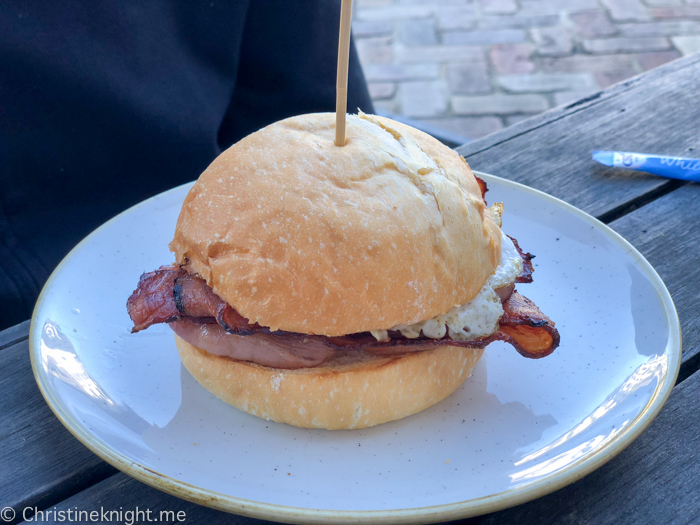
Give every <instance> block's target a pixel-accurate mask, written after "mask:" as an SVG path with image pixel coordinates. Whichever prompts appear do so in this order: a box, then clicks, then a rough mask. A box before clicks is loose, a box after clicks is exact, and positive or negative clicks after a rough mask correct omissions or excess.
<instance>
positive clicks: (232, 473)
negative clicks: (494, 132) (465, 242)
mask: <svg viewBox="0 0 700 525" xmlns="http://www.w3.org/2000/svg"><path fill="white" fill-rule="evenodd" d="M483 178H485V179H486V180H487V181H488V184H489V187H490V192H489V193H488V195H487V198H488V200H489V202H494V201H504V202H505V217H504V225H503V227H504V230H505V231H506V232H507V233H509V234H511V235H513V236H514V237H516V238H517V239H518V240H519V241H520V243H521V245H522V246H523V248H524V249H525V250H526V251H530V252H532V253H535V254H537V258H536V259H535V263H536V264H535V266H536V272H535V282H534V283H533V284H529V285H521V286H519V289H520V291H521V292H522V293H523V294H524V295H526V296H527V297H530V298H531V299H533V300H534V301H535V302H536V303H537V305H539V306H540V308H541V309H542V311H543V312H545V313H546V314H548V315H549V316H550V317H552V319H554V320H555V322H556V323H557V327H558V328H559V331H560V333H561V341H562V343H561V346H560V347H559V349H558V350H557V351H556V352H555V353H554V354H553V355H551V356H549V357H547V358H546V359H541V360H529V359H525V358H523V357H521V356H520V355H519V354H517V353H516V352H515V350H513V349H512V348H511V347H510V346H508V345H505V344H503V343H495V344H492V345H491V346H489V348H488V350H487V352H486V355H485V357H484V359H482V361H481V362H480V363H479V364H478V365H477V367H476V369H475V371H474V374H473V376H472V377H471V378H470V379H469V380H468V381H467V382H466V383H465V384H464V385H463V386H462V387H461V388H460V389H458V390H457V392H456V393H455V394H454V395H452V396H451V397H449V398H448V399H446V400H445V401H443V402H441V403H439V404H438V405H436V406H434V407H432V408H430V409H428V410H426V411H424V412H422V413H420V414H417V415H415V416H412V417H409V418H407V419H404V420H401V421H396V422H393V423H388V424H385V425H380V426H378V427H374V428H371V429H366V430H350V431H322V430H306V429H300V428H294V427H290V426H287V425H281V424H275V423H272V422H267V421H263V420H261V419H258V418H256V417H253V416H250V415H248V414H244V413H242V412H239V411H238V410H236V409H234V408H232V407H230V406H228V405H226V404H224V403H223V402H221V401H219V400H218V399H216V398H215V397H214V396H212V395H211V394H209V393H208V392H207V391H205V390H204V389H203V388H202V387H200V386H199V385H198V384H197V383H196V382H195V381H194V379H192V377H191V376H190V375H189V373H188V372H187V371H186V370H185V369H184V368H183V367H182V365H181V364H180V360H179V358H178V356H177V353H176V351H175V347H174V344H173V336H172V333H171V331H170V330H169V329H168V328H167V327H166V326H163V325H159V326H154V327H151V328H149V329H148V330H147V331H146V332H142V333H139V334H134V335H132V334H130V332H129V330H130V327H131V322H130V320H129V317H128V316H127V313H126V307H125V303H126V299H127V297H128V296H129V294H130V293H131V291H132V290H133V289H134V288H135V286H136V283H137V281H138V278H139V276H140V275H141V273H142V272H144V271H151V270H153V269H155V268H157V267H159V266H160V265H163V264H169V263H170V262H171V261H172V260H173V257H172V255H171V254H170V252H169V251H168V248H167V244H168V242H169V241H170V239H171V237H172V234H173V230H174V225H175V221H176V218H177V215H178V212H179V209H180V206H181V203H182V200H183V199H184V197H185V194H186V192H187V190H188V189H189V186H183V187H179V188H175V189H173V190H171V191H168V192H166V193H163V194H161V195H159V196H157V197H155V198H153V199H150V200H148V201H146V202H143V203H142V204H140V205H138V206H135V207H134V208H132V209H130V210H128V211H126V212H124V213H123V214H121V215H119V216H118V217H116V218H115V219H113V220H111V221H110V222H108V223H107V224H105V225H104V226H102V227H101V228H99V229H98V230H97V231H95V232H94V233H93V234H91V235H90V236H89V237H88V238H86V239H85V240H84V241H83V242H82V243H81V244H80V245H78V247H77V248H75V250H73V251H72V252H71V253H70V255H69V256H68V257H66V259H65V260H64V261H63V263H62V264H61V265H60V266H59V267H58V269H57V270H56V271H55V272H54V274H53V275H52V276H51V279H50V280H49V282H48V283H47V285H46V287H45V288H44V291H43V292H42V295H41V297H40V299H39V301H38V303H37V306H36V310H35V312H34V317H33V319H32V326H31V334H30V344H31V357H32V366H33V367H34V374H35V376H36V380H37V382H38V384H39V387H40V388H41V391H42V393H43V395H44V397H45V398H46V400H47V402H48V404H49V405H50V406H51V408H52V410H53V411H54V412H55V413H56V415H57V416H58V418H59V419H60V420H61V421H62V422H63V424H64V425H66V427H68V429H69V430H70V431H71V432H72V433H73V434H74V435H75V436H76V437H77V438H78V439H79V440H80V441H82V442H83V443H84V444H85V445H87V446H88V447H89V448H90V449H91V450H92V451H94V452H95V453H96V454H98V455H99V456H101V457H102V458H104V459H105V460H106V461H108V462H109V463H111V464H112V465H114V466H116V467H117V468H119V469H121V470H123V471H124V472H126V473H128V474H130V475H132V476H134V477H135V478H137V479H139V480H141V481H144V482H146V483H148V484H150V485H153V486H155V487H157V488H159V489H162V490H165V491H167V492H171V493H173V494H175V495H177V496H180V497H183V498H186V499H189V500H192V501H196V502H198V503H202V504H204V505H208V506H212V507H216V508H219V509H223V510H227V511H231V512H236V513H239V514H245V515H250V516H256V517H259V518H264V519H272V520H278V521H288V522H315V523H320V522H330V523H338V522H341V521H346V522H350V521H352V522H356V523H358V522H366V523H413V522H428V521H440V520H449V519H456V518H459V517H466V516H470V515H475V514H481V513H485V512H491V511H495V510H498V509H502V508H505V507H509V506H512V505H515V504H518V503H522V502H524V501H528V500H530V499H533V498H536V497H539V496H542V495H544V494H547V493H549V492H551V491H553V490H556V489H557V488H560V487H562V486H564V485H567V484H569V483H571V482H573V481H575V480H577V479H579V478H581V477H582V476H584V475H586V474H587V473H589V472H591V471H592V470H594V469H595V468H597V467H599V466H600V465H602V464H603V463H605V462H606V461H608V460H609V459H610V458H612V457H613V456H615V455H616V454H617V453H619V452H620V451H621V450H622V449H623V448H624V447H626V446H627V445H629V444H630V443H631V442H632V441H633V440H634V439H635V438H636V437H637V436H638V435H639V434H640V433H641V432H642V430H644V428H646V426H648V425H649V423H650V422H651V421H652V419H653V418H654V417H655V416H656V414H657V413H658V411H659V410H660V409H661V406H662V405H663V403H664V402H665V400H666V398H667V397H668V395H669V394H670V391H671V388H672V387H673V384H674V382H675V379H676V375H677V373H678V367H679V364H680V353H681V343H680V327H679V323H678V317H677V315H676V312H675V309H674V306H673V303H672V301H671V298H670V296H669V294H668V291H667V290H666V288H665V287H664V285H663V283H662V282H661V280H660V278H659V277H658V275H657V274H656V273H655V272H654V270H653V269H652V268H651V266H650V265H649V264H648V263H647V262H646V260H645V259H644V258H643V257H642V256H641V255H640V254H639V253H638V252H637V251H636V250H635V249H634V248H633V247H632V246H630V245H629V244H628V243H627V242H626V241H625V240H623V239H622V238H621V237H620V236H618V235H617V234H616V233H614V232H613V231H612V230H610V229H609V228H607V227H606V226H604V225H603V224H602V223H600V222H598V221H596V220H595V219H593V218H591V217H590V216H588V215H586V214H585V213H583V212H581V211H579V210H577V209H575V208H573V207H572V206H570V205H568V204H566V203H564V202H562V201H559V200H557V199H555V198H553V197H550V196H548V195H545V194H543V193H540V192H538V191H536V190H532V189H530V188H527V187H524V186H521V185H519V184H516V183H513V182H509V181H505V180H502V179H498V178H495V177H491V176H487V175H483ZM601 490H603V488H601Z"/></svg>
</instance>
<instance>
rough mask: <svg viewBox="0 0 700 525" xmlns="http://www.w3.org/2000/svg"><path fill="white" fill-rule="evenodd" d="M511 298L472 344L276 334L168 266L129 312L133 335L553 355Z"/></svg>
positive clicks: (544, 330)
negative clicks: (191, 334)
mask: <svg viewBox="0 0 700 525" xmlns="http://www.w3.org/2000/svg"><path fill="white" fill-rule="evenodd" d="M516 247H517V248H518V251H519V252H520V253H521V256H522V257H523V262H524V270H523V274H522V275H521V277H519V278H518V280H516V282H531V281H532V264H531V263H530V259H531V258H532V256H530V254H523V252H522V250H520V247H519V246H518V245H517V243H516ZM506 295H507V296H506V297H502V300H503V309H504V315H503V317H502V318H501V321H500V326H499V329H498V330H497V331H496V332H495V333H493V334H491V335H490V336H488V337H482V338H479V339H475V340H471V341H459V340H453V339H451V338H450V337H449V336H445V337H443V338H442V339H430V338H428V337H425V336H422V335H421V336H420V337H418V338H415V339H408V338H406V337H404V336H403V335H402V334H401V332H398V331H390V332H389V336H390V340H389V341H387V342H379V341H377V340H376V339H375V338H374V336H372V335H371V334H370V333H369V332H362V333H357V334H349V335H345V336H340V337H325V336H320V335H309V334H297V333H293V332H284V331H271V330H270V329H269V328H266V327H262V326H260V325H258V324H257V323H252V324H251V323H250V322H249V321H248V319H246V318H245V317H243V316H241V315H240V314H239V313H238V312H237V311H236V310H235V309H234V308H232V307H231V306H230V305H228V304H227V303H226V302H224V301H223V300H221V299H220V298H219V297H218V296H217V295H216V294H215V293H214V292H213V291H212V289H211V288H210V287H209V286H208V285H207V284H206V282H205V281H204V280H203V279H201V278H199V277H197V276H194V275H191V274H189V273H188V272H187V271H186V270H185V269H184V268H182V267H177V266H163V267H161V268H159V269H158V270H156V271H154V272H150V273H145V274H143V275H142V276H141V278H140V280H139V284H138V287H137V289H136V290H135V291H134V293H133V294H132V295H131V297H129V300H128V301H127V309H128V311H129V315H130V316H131V319H132V321H133V322H134V327H133V329H132V332H138V331H141V330H144V329H146V328H148V327H149V326H151V325H152V324H157V323H173V322H175V321H180V320H186V321H190V322H195V323H202V324H214V323H216V324H218V325H220V326H221V327H222V328H223V329H224V330H225V331H226V332H228V333H229V334H233V335H236V336H249V335H256V334H267V335H274V336H275V337H276V338H286V339H287V340H289V341H290V342H298V341H297V340H300V339H303V340H305V341H309V342H311V341H313V342H314V343H317V342H321V343H323V344H325V345H326V346H328V347H330V348H333V349H335V350H343V351H350V350H364V351H366V352H368V353H371V354H376V355H396V354H404V353H408V352H414V351H421V350H427V349H429V348H434V347H435V346H442V345H451V346H460V347H468V348H483V347H485V346H486V345H488V344H489V343H491V342H493V341H505V342H507V343H510V344H511V345H513V347H515V349H516V350H517V351H518V352H519V353H520V354H522V355H523V356H525V357H529V358H540V357H544V356H546V355H549V354H551V353H552V352H553V351H554V349H555V348H556V347H557V345H558V344H559V333H558V332H557V330H556V328H555V327H554V323H553V322H552V321H551V320H550V319H549V318H548V317H547V316H546V315H544V314H543V313H542V312H541V311H540V310H539V309H538V308H537V306H535V304H534V303H533V302H532V301H530V300H529V299H527V298H525V297H523V296H522V295H520V294H519V293H518V292H517V291H512V292H511V291H510V290H508V291H507V292H506Z"/></svg>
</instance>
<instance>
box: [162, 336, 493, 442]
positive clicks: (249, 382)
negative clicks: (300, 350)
mask: <svg viewBox="0 0 700 525" xmlns="http://www.w3.org/2000/svg"><path fill="white" fill-rule="evenodd" d="M175 344H176V345H177V349H178V352H179V353H180V358H181V359H182V362H183V364H184V365H185V367H186V368H187V370H189V372H190V373H191V374H192V375H193V376H194V378H195V379H196V380H197V381H198V382H199V383H200V384H201V385H203V386H204V387H205V388H206V389H207V390H209V391H210V392H211V393H212V394H214V395H215V396H217V397H219V398H220V399H222V400H223V401H225V402H226V403H229V404H231V405H233V406H235V407H236V408H239V409H240V410H243V411H245V412H248V413H249V414H252V415H255V416H258V417H261V418H263V419H271V420H273V421H277V422H280V423H288V424H290V425H294V426H298V427H306V428H325V429H331V430H335V429H354V428H365V427H371V426H373V425H378V424H380V423H385V422H387V421H394V420H396V419H401V418H403V417H406V416H410V415H412V414H415V413H417V412H420V411H421V410H424V409H426V408H428V407H430V406H432V405H434V404H435V403H437V402H439V401H441V400H442V399H444V398H446V397H447V396H449V395H450V394H451V393H452V392H454V391H455V390H456V389H457V388H458V387H459V386H460V385H461V384H462V383H463V382H464V380H465V379H466V378H467V377H469V376H470V375H471V373H472V369H473V368H474V366H475V365H476V363H477V361H478V360H479V358H480V357H481V356H482V354H483V352H484V350H483V349H478V348H459V347H453V346H442V347H438V348H436V349H435V350H427V351H423V352H415V353H412V354H405V355H403V356H399V357H372V356H367V355H365V357H363V358H361V359H354V360H353V359H352V358H348V357H343V358H339V359H335V360H332V361H327V362H326V363H324V364H323V365H321V366H318V367H314V368H302V369H296V370H282V369H277V368H268V367H264V366H260V365H256V364H254V363H247V362H244V361H235V360H233V359H230V358H228V357H221V356H217V355H214V354H210V353H209V352H206V351H204V350H201V349H199V348H197V347H196V346H193V345H191V344H189V343H187V342H186V341H184V340H182V339H181V338H180V337H178V336H177V335H176V336H175Z"/></svg>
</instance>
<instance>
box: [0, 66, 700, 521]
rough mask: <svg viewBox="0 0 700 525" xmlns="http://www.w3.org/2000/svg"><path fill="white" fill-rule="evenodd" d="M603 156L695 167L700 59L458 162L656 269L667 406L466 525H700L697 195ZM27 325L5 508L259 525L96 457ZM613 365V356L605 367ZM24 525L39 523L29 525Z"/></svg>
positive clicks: (2, 487)
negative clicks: (663, 315) (73, 423)
mask: <svg viewBox="0 0 700 525" xmlns="http://www.w3.org/2000/svg"><path fill="white" fill-rule="evenodd" d="M594 149H608V150H626V151H639V152H651V153H663V154H668V155H677V156H687V157H698V156H700V54H698V55H694V56H690V57H687V58H683V59H679V60H677V61H675V62H672V63H670V64H667V65H665V66H663V67H661V68H659V69H656V70H653V71H650V72H648V73H645V74H643V75H641V76H638V77H635V78H632V79H630V80H628V81H626V82H623V83H621V84H618V85H616V86H613V87H611V88H609V89H607V90H605V91H603V92H601V93H598V94H596V95H593V96H591V97H588V98H586V99H583V100H580V101H578V102H575V103H573V104H569V105H568V106H562V107H559V108H556V109H553V110H551V111H548V112H547V113H543V114H541V115H539V116H537V117H534V118H531V119H528V120H526V121H523V122H520V123H519V124H517V125H515V126H512V127H510V128H507V129H505V130H503V131H501V132H499V133H495V134H493V135H490V136H488V137H485V138H483V139H481V140H478V141H475V142H472V143H469V144H467V145H465V146H462V147H461V148H458V151H459V152H460V153H461V154H462V155H464V156H465V157H466V159H467V160H468V161H469V163H470V165H471V166H472V167H473V168H474V169H476V170H480V171H484V172H487V173H491V174H493V175H497V176H500V177H503V178H506V179H512V180H516V181H518V182H521V183H524V184H527V185H529V186H532V187H535V188H537V189H540V190H542V191H545V192H547V193H550V194H552V195H554V196H556V197H559V198H560V199H563V200H565V201H567V202H569V203H571V204H573V205H574V206H577V207H579V208H581V209H582V210H584V211H586V212H588V213H590V214H591V215H593V216H595V217H597V218H598V219H600V220H601V221H603V222H605V223H607V224H608V225H609V226H610V227H612V228H613V229H614V230H616V231H617V232H619V233H620V234H621V235H622V236H623V237H625V238H626V239H627V240H628V241H630V242H631V243H632V244H633V245H634V246H635V247H636V248H637V249H638V250H639V251H640V252H641V253H642V254H643V255H644V256H645V257H646V258H647V259H648V260H649V261H650V263H651V264H652V265H653V266H654V267H655V268H656V270H657V271H658V273H659V274H660V276H661V278H662V279H663V280H664V282H665V283H666V285H667V287H668V288H669V290H670V292H671V294H672V296H673V299H674V302H675V304H676V307H677V310H678V314H679V316H680V320H681V327H682V333H683V354H682V364H681V369H680V375H679V377H678V382H677V384H676V387H675V388H674V390H673V392H672V394H671V396H670V399H669V400H668V403H667V404H666V406H665V407H664V408H663V410H662V411H661V413H660V415H659V416H658V418H657V419H656V420H655V421H654V422H653V423H652V425H651V426H650V427H649V428H648V429H647V430H646V431H645V432H644V433H643V434H642V435H641V436H640V437H639V438H638V439H637V440H636V441H635V442H634V443H633V444H632V445H630V446H629V447H628V448H627V449H626V450H624V451H623V452H622V453H621V454H619V455H618V456H617V457H615V458H614V459H612V460H611V461H610V462H609V463H607V464H605V465H604V466H603V467H601V468H599V469H598V470H596V471H595V472H593V473H591V474H589V475H588V476H586V477H584V478H583V479H581V480H579V481H577V482H575V483H573V484H571V485H569V486H567V487H565V488H563V489H560V490H558V491H556V492H554V493H552V494H549V495H547V496H544V497H542V498H539V499H536V500H534V501H531V502H529V503H525V504H522V505H519V506H516V507H513V508H510V509H506V510H502V511H500V512H496V513H493V514H490V515H485V516H479V517H474V518H469V519H465V520H462V521H461V522H460V523H479V524H510V523H567V524H569V523H595V524H601V523H611V524H612V523H614V524H617V523H635V524H638V525H642V524H647V523H648V524H654V525H656V524H659V523H664V524H666V523H691V522H700V452H699V451H700V417H699V416H700V409H699V408H698V407H699V405H698V400H700V371H698V368H699V367H700V310H699V309H698V299H699V295H700V294H699V293H698V290H700V185H698V184H696V183H685V182H680V181H673V180H667V179H663V178H660V177H655V176H652V175H647V174H643V173H637V172H629V171H623V170H615V169H611V168H605V167H603V166H599V165H597V164H595V163H593V162H592V161H591V160H590V159H591V152H592V151H593V150H594ZM28 332H29V321H26V322H24V323H21V324H19V325H17V326H14V327H12V328H10V329H7V330H5V331H3V332H0V436H2V437H1V438H0V507H3V508H4V507H11V508H12V509H15V512H16V517H15V518H14V519H13V520H11V521H10V523H17V522H21V521H22V514H23V512H22V510H23V509H24V508H27V507H29V508H31V509H35V508H36V509H38V510H43V509H54V508H55V509H57V510H61V509H63V510H66V509H71V508H78V509H81V510H92V509H99V508H100V507H104V508H111V509H118V508H120V507H123V508H125V509H126V508H135V507H137V506H138V507H140V508H149V509H152V511H153V512H158V511H159V510H160V509H166V510H172V511H175V512H176V513H177V512H178V511H184V513H185V514H184V515H185V516H186V523H190V524H194V523H202V524H207V525H211V524H215V523H237V524H254V523H264V522H262V521H261V520H256V519H252V518H247V517H241V516H235V515H232V514H227V513H224V512H220V511H217V510H213V509H210V508H207V507H203V506H200V505H197V504H194V503H190V502H188V501H185V500H182V499H178V498H176V497H174V496H171V495H169V494H165V493H163V492H160V491H158V490H156V489H154V488H151V487H149V486H146V485H144V484H142V483H140V482H138V481H136V480H134V479H132V478H130V477H129V476H127V475H126V474H123V473H121V472H119V471H117V470H116V469H114V468H113V467H112V466H110V465H108V464H107V463H105V462H104V461H103V460H102V459H100V458H98V457H97V456H95V455H94V454H93V453H92V452H90V451H89V450H88V449H87V448H86V447H85V446H83V445H82V444H81V443H80V442H79V441H77V440H76V439H75V438H74V437H73V436H72V435H71V434H70V433H69V432H68V430H66V428H64V427H63V425H62V424H61V423H60V422H59V420H58V419H57V418H56V417H55V416H54V415H53V413H52V412H51V410H50V409H49V407H48V406H47V404H46V402H45V401H44V399H43V398H42V396H41V394H40V392H39V389H38V388H37V385H36V383H35V381H34V377H33V376H32V369H31V366H30V362H29V349H28ZM600 358H601V359H605V356H600ZM25 515H26V516H27V517H29V516H30V515H31V513H30V514H25Z"/></svg>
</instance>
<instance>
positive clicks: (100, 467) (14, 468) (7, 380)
mask: <svg viewBox="0 0 700 525" xmlns="http://www.w3.org/2000/svg"><path fill="white" fill-rule="evenodd" d="M18 326H19V327H22V330H23V334H24V337H22V338H20V342H19V343H16V344H14V345H12V346H10V347H7V348H5V349H4V350H3V351H2V352H0V465H2V476H0V504H1V505H2V506H10V507H13V508H20V507H21V508H23V507H25V506H34V505H36V506H38V507H39V508H42V507H44V506H47V505H53V504H54V503H58V502H60V501H61V500H63V499H64V498H66V497H69V496H70V495H72V494H75V493H76V492H78V491H80V490H82V489H84V488H86V487H89V486H91V485H92V484H94V483H96V482H97V481H100V480H101V479H104V478H105V477H107V476H110V475H112V474H114V473H115V472H116V470H115V469H114V468H113V467H111V466H109V465H107V463H105V462H104V461H102V460H101V459H99V458H98V457H97V456H95V455H94V454H93V453H92V452H90V451H89V450H88V449H87V448H85V447H84V446H83V445H82V444H81V443H80V442H79V441H78V440H77V439H75V438H74V437H73V436H72V435H71V434H70V433H69V432H68V431H67V430H66V429H65V427H64V426H63V425H62V424H61V422H60V421H59V420H58V419H57V418H56V416H54V414H53V412H51V410H50V409H49V407H48V405H47V404H46V402H45V401H44V398H43V397H42V396H41V393H40V392H39V388H38V387H37V385H36V382H35V381H34V376H33V375H32V368H31V364H30V362H29V342H28V341H27V338H26V335H27V330H28V328H29V325H28V324H26V323H22V324H21V325H18ZM18 330H19V329H18ZM18 330H15V331H14V333H15V335H16V333H17V332H18ZM22 330H19V333H22ZM3 335H4V334H3Z"/></svg>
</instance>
